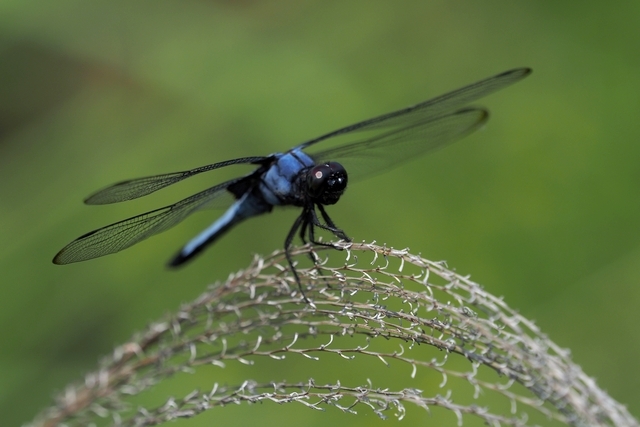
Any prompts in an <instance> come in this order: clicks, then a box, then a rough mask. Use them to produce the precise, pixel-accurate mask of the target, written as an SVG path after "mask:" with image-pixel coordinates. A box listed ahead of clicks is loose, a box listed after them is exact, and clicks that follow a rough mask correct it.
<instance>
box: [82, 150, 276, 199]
mask: <svg viewBox="0 0 640 427" xmlns="http://www.w3.org/2000/svg"><path fill="white" fill-rule="evenodd" d="M267 158H268V157H264V156H261V157H242V158H239V159H233V160H227V161H224V162H218V163H213V164H210V165H206V166H201V167H197V168H195V169H191V170H186V171H181V172H172V173H165V174H160V175H152V176H145V177H142V178H135V179H129V180H125V181H121V182H117V183H115V184H112V185H110V186H108V187H106V188H103V189H102V190H98V191H97V192H95V193H93V194H92V195H90V196H89V197H87V198H86V199H85V201H84V202H85V203H86V204H88V205H105V204H109V203H118V202H124V201H126V200H132V199H137V198H138V197H142V196H146V195H148V194H151V193H153V192H155V191H158V190H160V189H162V188H165V187H168V186H169V185H173V184H175V183H178V182H180V181H182V180H184V179H187V178H191V177H192V176H194V175H198V174H200V173H203V172H209V171H211V170H214V169H219V168H222V167H225V166H230V165H235V164H243V163H253V164H258V163H260V162H262V161H264V160H266V159H267Z"/></svg>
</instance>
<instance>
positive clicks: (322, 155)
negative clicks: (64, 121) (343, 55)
mask: <svg viewBox="0 0 640 427" xmlns="http://www.w3.org/2000/svg"><path fill="white" fill-rule="evenodd" d="M530 73H531V69H529V68H517V69H513V70H510V71H506V72H503V73H500V74H497V75H495V76H492V77H489V78H487V79H484V80H481V81H479V82H476V83H473V84H471V85H468V86H465V87H462V88H460V89H457V90H454V91H452V92H449V93H446V94H444V95H441V96H438V97H436V98H433V99H431V100H428V101H424V102H421V103H419V104H416V105H413V106H411V107H408V108H404V109H401V110H397V111H393V112H390V113H387V114H383V115H381V116H377V117H374V118H371V119H368V120H364V121H361V122H358V123H355V124H352V125H350V126H346V127H343V128H340V129H338V130H335V131H333V132H329V133H326V134H324V135H322V136H320V137H317V138H315V139H311V140H308V141H306V142H303V143H302V144H299V145H297V146H295V147H293V148H291V149H290V150H288V151H285V152H282V153H273V154H270V155H267V156H252V157H241V158H237V159H232V160H227V161H223V162H218V163H213V164H210V165H207V166H202V167H198V168H195V169H191V170H185V171H181V172H173V173H166V174H161V175H154V176H147V177H143V178H137V179H130V180H126V181H121V182H118V183H116V184H113V185H111V186H109V187H106V188H104V189H102V190H99V191H97V192H96V193H94V194H92V195H90V196H89V197H87V198H86V199H85V200H84V202H85V203H86V204H89V205H103V204H109V203H118V202H124V201H127V200H132V199H136V198H138V197H142V196H146V195H148V194H151V193H154V192H156V191H158V190H160V189H162V188H165V187H167V186H169V185H173V184H176V183H178V182H180V181H182V180H185V179H187V178H190V177H193V176H195V175H198V174H201V173H204V172H209V171H212V170H216V169H219V168H223V167H227V166H231V165H238V164H249V165H254V167H255V169H254V170H253V171H252V172H250V173H248V174H246V175H243V176H240V177H238V178H234V179H231V180H228V181H226V182H223V183H220V184H218V185H215V186H213V187H211V188H208V189H206V190H204V191H201V192H199V193H196V194H194V195H192V196H190V197H187V198H185V199H183V200H180V201H179V202H177V203H174V204H172V205H169V206H165V207H162V208H159V209H155V210H152V211H149V212H145V213H143V214H140V215H136V216H133V217H131V218H128V219H125V220H122V221H118V222H116V223H113V224H110V225H107V226H105V227H102V228H98V229H96V230H93V231H90V232H88V233H86V234H83V235H82V236H80V237H78V238H77V239H76V240H74V241H72V242H71V243H69V244H68V245H66V246H65V247H64V248H62V249H61V250H60V251H59V252H58V254H57V255H56V256H55V257H54V259H53V262H54V264H70V263H75V262H79V261H85V260H89V259H92V258H98V257H101V256H104V255H108V254H112V253H115V252H119V251H122V250H123V249H126V248H129V247H131V246H133V245H135V244H136V243H139V242H141V241H143V240H145V239H147V238H148V237H151V236H153V235H156V234H158V233H161V232H163V231H166V230H168V229H169V228H171V227H173V226H175V225H177V224H178V223H180V222H182V221H183V220H184V219H186V218H187V217H188V216H189V215H191V214H192V213H194V212H196V211H200V210H203V209H206V208H211V207H227V210H226V211H225V213H224V214H223V215H222V216H220V217H219V218H218V219H217V220H216V221H214V222H213V223H212V224H211V225H210V226H209V227H208V228H206V229H205V230H203V231H202V232H201V233H199V234H198V235H197V236H195V237H194V238H193V239H192V240H190V241H189V242H188V243H187V244H186V245H184V247H182V249H180V251H179V252H178V253H177V254H176V255H175V256H174V257H173V258H172V259H171V260H170V261H169V266H172V267H177V266H180V265H183V264H184V263H186V262H187V261H190V260H191V259H193V258H194V257H195V256H196V255H198V254H200V253H201V252H202V251H203V250H204V249H205V248H206V247H208V246H209V245H211V244H212V243H214V242H215V241H216V240H218V239H219V238H220V237H221V236H222V235H224V234H225V233H226V232H228V231H229V230H231V229H232V228H233V227H234V226H236V225H237V224H238V223H240V222H242V221H244V220H246V219H248V218H251V217H254V216H257V215H262V214H265V213H268V212H271V211H272V210H273V208H274V207H276V206H295V207H297V208H300V209H301V212H300V215H299V216H298V217H297V218H296V220H295V221H294V223H293V225H292V226H291V228H290V230H289V232H288V233H287V235H286V238H285V240H284V253H285V257H286V260H287V262H288V264H289V267H290V269H291V272H292V273H293V276H294V278H295V281H296V282H297V284H298V287H299V289H300V292H301V294H302V296H303V297H304V298H305V300H306V296H305V293H304V291H303V288H302V284H301V281H300V277H299V275H298V273H297V272H296V269H295V265H294V260H293V256H292V254H291V247H292V242H293V240H294V238H295V236H296V234H298V235H299V237H300V239H301V241H302V242H303V244H307V243H308V242H310V243H312V244H314V245H322V246H334V244H333V243H331V242H324V241H322V240H321V239H318V238H316V229H321V230H326V231H327V232H330V233H332V234H333V235H334V236H335V237H337V238H338V239H342V240H346V241H350V239H349V237H348V236H347V235H346V234H345V232H344V231H343V230H342V229H341V228H338V226H337V225H336V223H335V222H334V221H333V220H332V219H331V217H330V216H329V214H328V213H327V211H326V209H325V207H326V206H330V205H334V204H336V203H337V202H338V201H339V200H340V198H341V197H342V195H343V194H344V192H345V190H346V188H347V184H348V183H349V182H350V181H352V180H353V179H354V178H365V177H368V176H371V175H375V174H377V173H381V172H383V171H386V170H388V169H390V168H392V167H397V166H399V165H401V164H402V163H404V162H407V161H410V160H413V159H415V158H416V157H419V156H422V155H424V154H427V153H429V152H433V151H435V150H437V149H439V148H442V147H443V146H445V145H447V144H449V143H451V142H453V141H455V140H457V139H459V138H461V137H463V136H465V135H467V134H469V133H471V132H473V131H475V130H477V129H478V128H480V127H481V126H482V125H484V123H485V122H486V121H487V119H488V118H489V112H488V111H487V110H486V109H484V108H480V107H473V106H467V104H469V103H471V102H473V101H475V100H477V99H479V98H481V97H484V96H486V95H489V94H490V93H492V92H495V91H497V90H500V89H503V88H505V87H506V86H509V85H511V84H513V83H515V82H518V81H520V80H522V79H523V78H525V77H526V76H528V75H529V74H530ZM347 171H348V172H347Z"/></svg>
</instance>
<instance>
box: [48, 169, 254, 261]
mask: <svg viewBox="0 0 640 427" xmlns="http://www.w3.org/2000/svg"><path fill="white" fill-rule="evenodd" d="M242 179H244V177H243V178H239V179H233V180H230V181H227V182H224V183H222V184H219V185H216V186H215V187H211V188H208V189H207V190H204V191H201V192H200V193H197V194H194V195H193V196H191V197H187V198H186V199H183V200H181V201H179V202H177V203H174V204H173V205H169V206H165V207H163V208H160V209H155V210H152V211H149V212H146V213H143V214H141V215H136V216H134V217H131V218H128V219H125V220H122V221H119V222H116V223H114V224H111V225H107V226H106V227H102V228H98V229H97V230H94V231H91V232H89V233H87V234H85V235H83V236H80V237H79V238H77V239H76V240H74V241H73V242H71V243H69V244H68V245H67V246H65V247H64V248H62V250H60V252H58V254H57V255H56V256H55V258H54V259H53V262H54V263H55V264H70V263H73V262H78V261H85V260H88V259H92V258H97V257H101V256H103V255H108V254H112V253H115V252H119V251H121V250H123V249H126V248H128V247H130V246H133V245H135V244H136V243H138V242H140V241H142V240H144V239H146V238H148V237H151V236H153V235H155V234H158V233H161V232H163V231H166V230H168V229H169V228H171V227H173V226H175V225H177V224H178V223H180V222H182V221H183V220H184V219H185V218H186V217H187V216H189V215H191V214H192V213H193V212H195V211H197V210H200V209H205V208H208V207H210V205H211V204H212V203H213V202H214V201H215V200H217V199H218V198H219V197H220V196H226V195H227V194H229V192H228V191H227V188H229V186H231V185H233V184H236V183H238V182H240V181H241V180H242ZM229 200H230V199H229Z"/></svg>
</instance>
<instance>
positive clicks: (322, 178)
mask: <svg viewBox="0 0 640 427" xmlns="http://www.w3.org/2000/svg"><path fill="white" fill-rule="evenodd" d="M330 175H331V168H330V167H329V165H328V164H323V165H317V166H314V167H313V168H311V170H310V171H309V173H308V174H307V189H308V191H309V194H310V195H312V196H314V197H316V196H319V195H320V194H322V191H323V190H324V186H325V184H326V182H327V180H328V179H329V176H330Z"/></svg>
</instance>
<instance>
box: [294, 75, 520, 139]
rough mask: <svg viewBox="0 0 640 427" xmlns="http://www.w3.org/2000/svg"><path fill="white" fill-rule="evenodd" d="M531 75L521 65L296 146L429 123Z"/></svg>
mask: <svg viewBox="0 0 640 427" xmlns="http://www.w3.org/2000/svg"><path fill="white" fill-rule="evenodd" d="M529 74H531V69H530V68H517V69H514V70H510V71H506V72H504V73H500V74H498V75H495V76H493V77H489V78H488V79H485V80H481V81H479V82H477V83H473V84H471V85H469V86H465V87H463V88H461V89H457V90H454V91H453V92H449V93H446V94H444V95H440V96H438V97H436V98H433V99H430V100H428V101H424V102H421V103H419V104H416V105H414V106H412V107H408V108H404V109H402V110H397V111H393V112H391V113H387V114H383V115H382V116H378V117H374V118H372V119H368V120H364V121H362V122H359V123H355V124H353V125H351V126H347V127H344V128H341V129H338V130H335V131H333V132H330V133H327V134H325V135H322V136H320V137H318V138H315V139H312V140H310V141H307V142H304V143H302V144H300V145H299V146H298V147H296V148H300V149H305V148H307V147H309V146H311V145H314V144H317V143H318V142H320V141H324V140H327V139H329V138H335V137H337V136H340V135H345V134H353V133H356V132H357V133H359V132H367V131H375V130H379V129H386V130H391V129H393V128H398V127H409V126H411V124H415V123H425V122H429V121H431V120H433V119H435V118H436V117H440V116H443V115H447V114H448V113H451V112H453V111H455V110H458V109H460V108H461V107H464V106H465V105H467V104H469V103H470V102H472V101H475V100H477V99H480V98H482V97H484V96H487V95H489V94H490V93H493V92H495V91H498V90H500V89H503V88H505V87H507V86H509V85H511V84H513V83H515V82H518V81H520V80H522V79H523V78H525V77H526V76H528V75H529Z"/></svg>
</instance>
